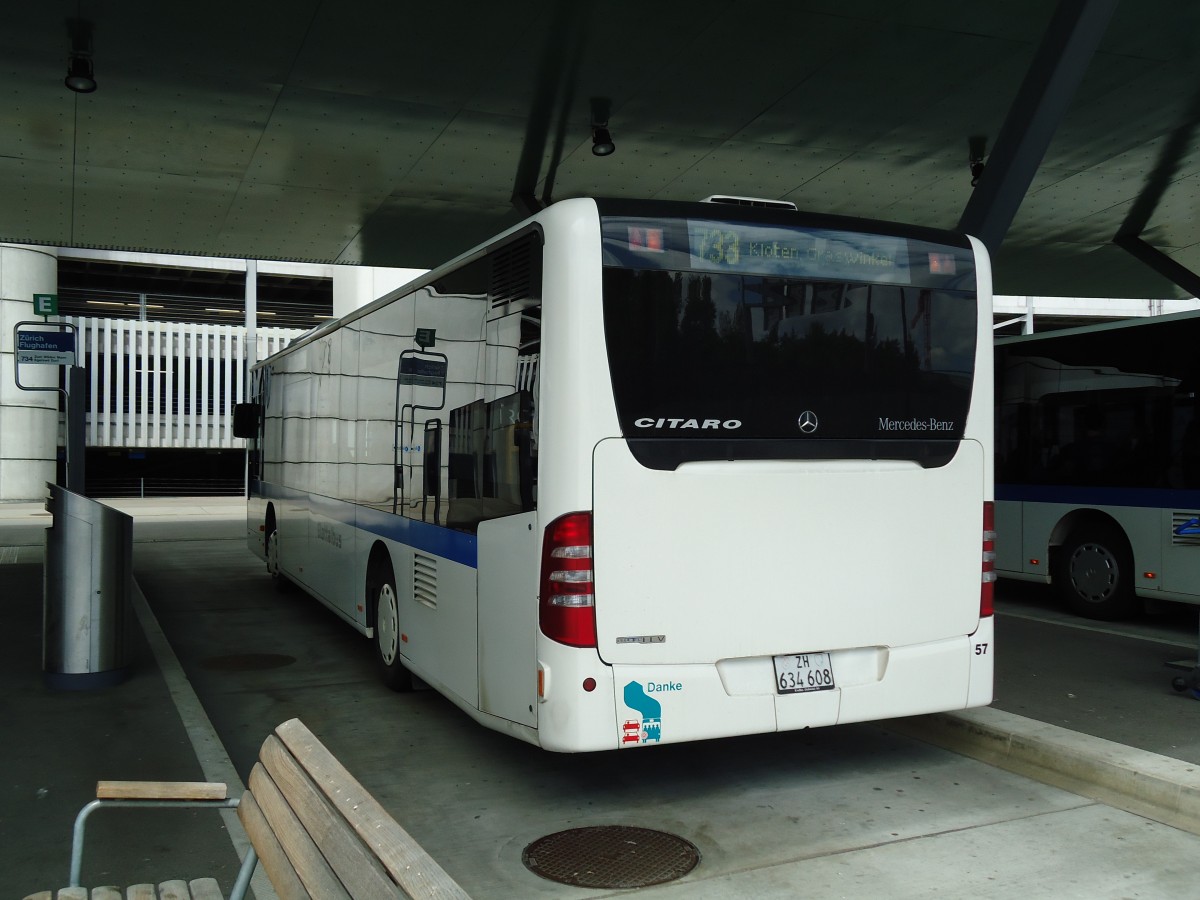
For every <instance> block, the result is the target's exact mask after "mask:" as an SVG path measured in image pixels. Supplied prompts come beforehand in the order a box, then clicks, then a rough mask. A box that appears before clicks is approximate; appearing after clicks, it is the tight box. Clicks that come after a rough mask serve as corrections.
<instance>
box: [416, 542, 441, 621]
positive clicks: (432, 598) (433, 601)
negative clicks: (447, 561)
mask: <svg viewBox="0 0 1200 900" xmlns="http://www.w3.org/2000/svg"><path fill="white" fill-rule="evenodd" d="M413 599H415V600H416V601H417V602H418V603H424V604H425V605H426V606H428V607H429V608H430V609H437V560H436V559H434V558H433V557H432V556H425V555H423V554H420V553H414V554H413Z"/></svg>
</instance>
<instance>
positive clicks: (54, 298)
mask: <svg viewBox="0 0 1200 900" xmlns="http://www.w3.org/2000/svg"><path fill="white" fill-rule="evenodd" d="M33 314H34V315H36V316H57V315H58V294H34V295H33Z"/></svg>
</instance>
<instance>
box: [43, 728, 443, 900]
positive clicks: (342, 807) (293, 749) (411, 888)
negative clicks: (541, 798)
mask: <svg viewBox="0 0 1200 900" xmlns="http://www.w3.org/2000/svg"><path fill="white" fill-rule="evenodd" d="M96 797H97V799H96V800H93V801H92V802H91V803H89V804H88V805H87V806H85V807H84V808H83V809H82V810H80V813H79V816H78V818H76V820H75V835H74V839H73V841H72V848H71V887H67V888H63V889H62V890H60V891H58V892H57V894H56V893H55V892H53V891H43V892H41V893H38V894H30V895H29V896H28V897H26V898H25V900H54V898H55V897H56V896H57V898H59V900H89V894H88V891H87V890H86V889H85V888H82V887H80V886H79V883H80V872H81V869H82V860H83V836H84V831H85V823H86V821H87V817H88V816H89V815H90V814H91V813H92V812H94V811H95V810H97V809H103V808H106V807H114V806H121V807H138V806H140V807H143V808H161V807H164V806H181V807H191V808H195V807H205V806H208V807H215V808H222V807H224V808H232V807H236V808H237V814H238V818H239V819H240V820H241V823H242V826H243V827H244V828H245V830H246V834H247V836H248V837H249V839H250V845H251V849H250V850H249V851H248V852H247V853H246V856H245V858H244V859H243V861H242V867H241V870H240V871H239V873H238V878H237V881H236V882H235V884H234V886H233V890H232V892H231V893H230V896H229V900H242V898H243V897H244V896H245V893H246V889H247V888H248V887H249V885H250V878H251V876H252V875H253V873H254V869H255V867H256V865H261V866H262V868H263V870H264V872H265V873H266V875H267V877H268V878H269V879H270V881H271V884H272V885H273V886H274V888H275V890H276V892H277V893H278V894H279V897H280V898H281V900H293V898H297V900H300V898H312V900H349V898H371V900H375V898H381V900H382V898H411V900H425V898H467V893H466V892H465V891H464V890H463V889H462V888H461V887H459V885H458V884H457V883H456V882H455V881H454V879H452V878H451V877H450V876H449V875H447V874H446V872H445V870H443V869H442V867H441V866H439V865H438V864H437V863H436V862H435V861H434V860H433V858H432V857H430V856H429V854H428V853H426V852H425V851H424V850H422V849H421V847H420V846H419V845H418V844H417V842H416V841H414V840H413V839H412V837H411V836H410V835H409V834H408V832H406V831H405V830H404V829H403V828H401V827H400V826H399V825H398V824H397V823H396V821H395V819H393V818H392V817H391V816H390V815H388V814H387V812H386V811H385V810H384V808H383V807H382V806H380V805H379V803H378V801H376V800H375V798H374V797H372V796H371V795H370V794H369V793H367V791H366V790H365V789H364V788H363V786H362V785H361V784H359V783H358V782H357V781H356V780H355V779H354V777H353V776H352V775H351V774H350V773H349V772H347V771H346V768H345V767H344V766H343V765H342V764H341V763H340V762H338V761H337V759H336V758H335V757H334V756H333V754H331V753H330V752H329V751H328V750H327V749H326V748H325V746H324V745H323V744H322V743H321V742H320V741H318V740H317V739H316V737H315V736H314V735H313V734H312V732H311V731H309V730H308V729H307V728H306V727H305V726H304V725H303V723H301V722H300V720H299V719H291V720H289V721H287V722H284V723H283V724H282V725H280V726H279V727H278V728H276V729H275V733H274V734H272V735H270V736H268V737H267V740H266V742H265V743H263V746H262V750H261V751H260V752H259V756H258V762H257V763H256V764H255V766H254V770H253V771H252V772H251V773H250V786H249V788H248V789H247V790H246V792H245V793H244V794H243V795H242V796H241V798H229V797H227V794H226V788H225V785H223V784H211V783H208V782H199V783H197V782H141V781H131V782H130V781H117V782H113V781H102V782H100V783H99V785H97V791H96ZM124 897H125V898H127V900H168V898H169V900H188V898H191V900H221V892H220V890H219V887H218V885H217V882H216V881H215V880H214V879H211V878H200V879H196V880H194V881H191V882H188V883H185V882H183V881H164V882H162V883H160V884H158V885H157V892H156V887H155V885H151V884H141V885H134V886H132V887H129V888H127V889H126V891H125V893H124ZM121 898H122V893H121V892H120V891H119V890H118V889H116V888H109V887H105V888H94V889H92V891H91V894H90V900H121Z"/></svg>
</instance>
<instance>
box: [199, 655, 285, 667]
mask: <svg viewBox="0 0 1200 900" xmlns="http://www.w3.org/2000/svg"><path fill="white" fill-rule="evenodd" d="M295 661H296V657H294V656H284V655H283V654H282V653H232V654H230V655H229V656H213V657H210V658H209V659H205V660H201V661H200V665H201V666H202V667H204V668H205V669H218V670H221V671H225V672H254V671H257V670H259V669H282V668H283V667H284V666H290V665H291V664H292V663H294V662H295Z"/></svg>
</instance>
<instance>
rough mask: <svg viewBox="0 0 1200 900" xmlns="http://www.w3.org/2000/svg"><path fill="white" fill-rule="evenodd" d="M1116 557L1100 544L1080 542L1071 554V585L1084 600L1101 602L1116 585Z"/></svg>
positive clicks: (1109, 595)
mask: <svg viewBox="0 0 1200 900" xmlns="http://www.w3.org/2000/svg"><path fill="white" fill-rule="evenodd" d="M1117 571H1118V570H1117V559H1116V557H1115V556H1113V555H1112V553H1111V552H1110V551H1109V550H1108V548H1107V547H1104V546H1102V545H1100V544H1082V545H1081V546H1080V547H1079V548H1078V549H1076V551H1075V552H1074V553H1073V554H1071V585H1072V587H1074V588H1075V593H1077V594H1078V595H1079V596H1080V597H1082V598H1083V599H1084V600H1087V601H1088V602H1090V603H1101V602H1103V601H1105V600H1107V599H1108V598H1109V597H1111V596H1112V595H1113V592H1114V591H1115V590H1116V586H1117Z"/></svg>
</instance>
